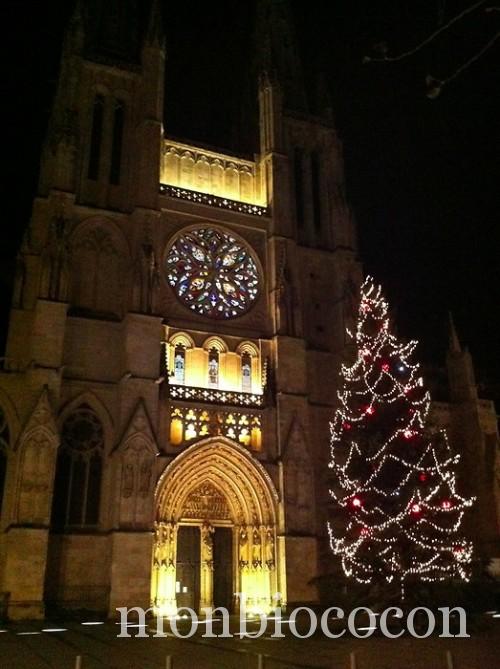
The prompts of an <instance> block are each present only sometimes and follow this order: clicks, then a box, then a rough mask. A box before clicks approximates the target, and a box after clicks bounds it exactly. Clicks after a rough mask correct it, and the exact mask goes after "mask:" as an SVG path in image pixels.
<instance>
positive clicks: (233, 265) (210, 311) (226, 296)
mask: <svg viewBox="0 0 500 669" xmlns="http://www.w3.org/2000/svg"><path fill="white" fill-rule="evenodd" d="M167 277H168V282H169V283H170V285H171V286H172V287H173V288H174V290H175V292H176V294H177V296H178V297H179V299H180V300H181V302H183V303H184V304H185V305H186V306H187V307H189V308H190V309H192V310H193V311H195V312H196V313H198V314H201V315H202V316H209V317H210V318H234V317H235V316H241V315H242V314H244V313H245V312H246V311H248V309H250V307H251V306H252V303H253V302H254V301H255V299H256V297H257V293H258V288H259V275H258V270H257V265H256V263H255V260H254V259H253V258H252V255H251V254H250V252H249V250H248V248H247V247H246V246H245V245H244V244H243V243H242V242H240V241H238V240H236V239H235V238H234V237H232V236H231V235H229V234H227V233H225V232H221V231H220V230H214V229H213V228H197V229H195V230H190V231H189V232H183V233H181V234H180V235H179V236H178V237H177V239H176V240H175V241H174V243H173V244H172V246H171V248H170V251H169V253H168V256H167Z"/></svg>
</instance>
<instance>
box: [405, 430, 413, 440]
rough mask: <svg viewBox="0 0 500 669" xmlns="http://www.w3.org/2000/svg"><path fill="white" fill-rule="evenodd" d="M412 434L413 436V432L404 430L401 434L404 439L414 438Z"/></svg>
mask: <svg viewBox="0 0 500 669" xmlns="http://www.w3.org/2000/svg"><path fill="white" fill-rule="evenodd" d="M414 434H415V432H413V430H405V431H404V432H403V437H404V438H405V439H411V438H412V437H413V436H414Z"/></svg>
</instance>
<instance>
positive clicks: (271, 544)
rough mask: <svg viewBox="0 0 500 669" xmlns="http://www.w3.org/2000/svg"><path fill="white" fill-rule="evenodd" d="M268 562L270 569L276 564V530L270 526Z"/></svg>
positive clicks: (267, 549) (267, 545) (267, 534)
mask: <svg viewBox="0 0 500 669" xmlns="http://www.w3.org/2000/svg"><path fill="white" fill-rule="evenodd" d="M266 564H267V566H268V567H269V568H270V569H271V568H272V567H274V565H275V557H274V532H273V531H272V529H271V528H268V530H267V532H266Z"/></svg>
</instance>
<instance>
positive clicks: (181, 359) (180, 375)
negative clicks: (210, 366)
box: [174, 344, 186, 384]
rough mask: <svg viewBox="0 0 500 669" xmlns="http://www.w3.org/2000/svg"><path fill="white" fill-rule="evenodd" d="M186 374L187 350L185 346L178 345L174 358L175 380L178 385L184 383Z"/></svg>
mask: <svg viewBox="0 0 500 669" xmlns="http://www.w3.org/2000/svg"><path fill="white" fill-rule="evenodd" d="M185 374H186V350H185V348H184V346H181V345H180V344H178V345H177V346H176V347H175V357H174V379H175V382H176V383H182V384H183V383H184V378H185Z"/></svg>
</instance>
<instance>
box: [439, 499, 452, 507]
mask: <svg viewBox="0 0 500 669" xmlns="http://www.w3.org/2000/svg"><path fill="white" fill-rule="evenodd" d="M441 506H442V508H443V509H451V502H450V500H449V499H445V500H443V501H442V502H441Z"/></svg>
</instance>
